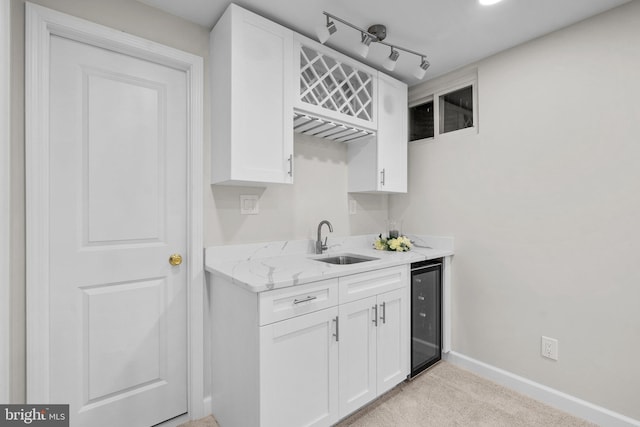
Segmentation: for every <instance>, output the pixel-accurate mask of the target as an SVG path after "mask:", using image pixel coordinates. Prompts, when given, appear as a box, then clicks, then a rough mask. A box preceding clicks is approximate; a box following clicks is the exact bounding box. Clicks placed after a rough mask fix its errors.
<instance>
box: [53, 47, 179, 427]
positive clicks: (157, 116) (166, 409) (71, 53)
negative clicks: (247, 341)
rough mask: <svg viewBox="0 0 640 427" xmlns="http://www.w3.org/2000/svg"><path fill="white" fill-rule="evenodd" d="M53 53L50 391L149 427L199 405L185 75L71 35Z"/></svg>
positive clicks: (80, 415)
mask: <svg viewBox="0 0 640 427" xmlns="http://www.w3.org/2000/svg"><path fill="white" fill-rule="evenodd" d="M49 60H50V92H49V94H50V95H49V105H50V110H49V111H50V113H49V114H50V119H49V177H50V181H49V209H50V212H49V250H50V266H49V280H50V282H49V325H50V329H49V338H50V350H49V351H50V355H49V364H50V380H49V381H50V389H49V400H50V402H52V403H70V404H71V410H70V412H71V424H72V425H75V426H93V427H96V426H116V425H119V426H125V425H126V426H151V425H154V424H157V423H159V422H162V421H164V420H167V419H169V418H173V417H175V416H178V415H180V414H183V413H186V412H187V409H188V408H187V274H186V272H187V269H186V265H184V264H182V265H172V264H171V263H170V262H169V260H170V257H171V255H173V254H181V255H185V254H186V251H187V237H186V236H187V111H188V109H187V102H188V99H187V79H186V74H185V72H184V71H181V70H177V69H174V68H171V67H168V66H165V65H160V64H158V63H155V62H152V61H148V60H144V59H141V58H137V57H134V56H130V55H126V54H122V53H118V52H115V51H112V50H108V49H104V48H101V47H96V46H94V45H90V44H85V43H82V42H79V41H75V40H70V39H68V38H63V37H60V36H52V37H51V38H50V59H49ZM172 260H173V261H174V264H177V261H176V260H177V258H176V257H173V258H172Z"/></svg>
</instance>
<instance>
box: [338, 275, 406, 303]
mask: <svg viewBox="0 0 640 427" xmlns="http://www.w3.org/2000/svg"><path fill="white" fill-rule="evenodd" d="M408 268H409V267H408V266H406V265H402V266H398V267H391V268H384V269H381V270H373V271H367V272H366V273H359V274H354V275H351V276H343V277H341V278H340V286H339V294H340V304H344V303H347V302H351V301H356V300H359V299H361V298H366V297H370V296H373V295H377V294H380V293H383V292H388V291H392V290H394V289H398V288H401V287H404V286H407V285H408V278H409V275H408Z"/></svg>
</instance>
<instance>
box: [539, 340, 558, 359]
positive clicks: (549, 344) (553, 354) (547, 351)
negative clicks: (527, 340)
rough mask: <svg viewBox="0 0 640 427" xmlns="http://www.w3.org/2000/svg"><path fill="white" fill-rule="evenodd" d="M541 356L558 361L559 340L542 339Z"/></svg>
mask: <svg viewBox="0 0 640 427" xmlns="http://www.w3.org/2000/svg"><path fill="white" fill-rule="evenodd" d="M541 343H542V344H541V347H540V354H542V357H547V358H549V359H552V360H558V340H557V339H555V338H549V337H545V336H543V337H542V340H541Z"/></svg>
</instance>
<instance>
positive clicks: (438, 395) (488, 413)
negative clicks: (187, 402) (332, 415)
mask: <svg viewBox="0 0 640 427" xmlns="http://www.w3.org/2000/svg"><path fill="white" fill-rule="evenodd" d="M348 426H349V427H351V426H353V427H431V426H433V427H443V426H487V427H494V426H496V427H502V426H504V427H519V426H545V427H549V426H557V427H592V426H594V424H591V423H588V422H586V421H584V420H581V419H579V418H576V417H573V416H571V415H569V414H566V413H564V412H562V411H559V410H557V409H554V408H552V407H550V406H547V405H545V404H543V403H540V402H538V401H536V400H533V399H531V398H529V397H526V396H524V395H521V394H519V393H516V392H514V391H512V390H510V389H508V388H505V387H502V386H500V385H498V384H495V383H493V382H491V381H488V380H486V379H484V378H481V377H479V376H477V375H475V374H473V373H471V372H468V371H466V370H463V369H461V368H458V367H456V366H454V365H452V364H450V363H447V362H440V363H439V364H437V365H436V366H434V367H433V368H431V369H429V370H428V371H427V372H424V373H423V374H421V375H420V376H418V377H417V378H416V379H415V380H413V381H411V382H405V383H402V384H400V385H399V386H397V387H396V388H394V389H393V390H391V391H390V392H388V393H387V394H385V395H384V396H382V397H380V398H379V399H377V400H375V401H373V402H372V403H371V404H369V405H367V406H366V407H365V408H363V409H361V410H360V411H358V412H356V413H354V414H352V415H351V416H349V417H347V418H346V419H344V420H342V421H341V422H339V423H338V424H337V425H336V427H348ZM180 427H218V424H217V423H216V421H215V419H214V418H213V417H212V416H208V417H205V418H202V419H200V420H197V421H191V422H189V423H186V424H182V425H181V426H180ZM224 427H236V426H224ZM238 427H240V426H238Z"/></svg>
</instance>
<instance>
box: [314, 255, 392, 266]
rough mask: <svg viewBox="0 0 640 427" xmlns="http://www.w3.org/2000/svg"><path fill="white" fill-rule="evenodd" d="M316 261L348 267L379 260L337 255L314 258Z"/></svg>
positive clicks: (362, 256) (360, 256)
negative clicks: (347, 265) (348, 265)
mask: <svg viewBox="0 0 640 427" xmlns="http://www.w3.org/2000/svg"><path fill="white" fill-rule="evenodd" d="M314 259H315V260H316V261H321V262H326V263H328V264H339V265H346V264H358V263H360V262H367V261H374V260H377V259H379V258H374V257H370V256H364V255H354V254H341V255H335V256H330V257H326V258H314Z"/></svg>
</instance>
